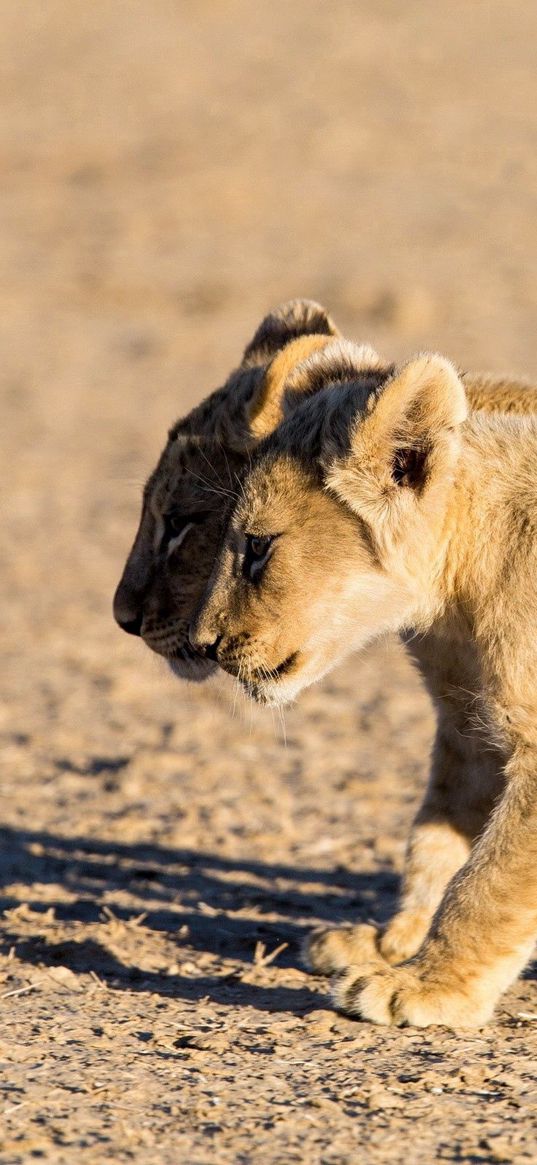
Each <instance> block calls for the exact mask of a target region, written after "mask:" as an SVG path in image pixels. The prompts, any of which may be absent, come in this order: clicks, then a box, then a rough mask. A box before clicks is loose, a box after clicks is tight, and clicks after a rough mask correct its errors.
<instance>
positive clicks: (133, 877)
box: [0, 829, 397, 1014]
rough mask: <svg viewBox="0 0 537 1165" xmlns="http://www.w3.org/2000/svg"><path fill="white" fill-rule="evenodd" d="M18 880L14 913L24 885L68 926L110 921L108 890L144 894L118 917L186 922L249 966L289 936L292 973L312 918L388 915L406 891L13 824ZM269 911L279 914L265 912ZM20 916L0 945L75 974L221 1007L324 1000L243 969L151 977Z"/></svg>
mask: <svg viewBox="0 0 537 1165" xmlns="http://www.w3.org/2000/svg"><path fill="white" fill-rule="evenodd" d="M10 883H17V885H18V887H19V891H18V897H17V899H14V898H10V897H7V896H6V897H3V898H0V909H1V910H3V911H5V910H8V909H10V908H11V907H14V906H18V905H20V902H21V895H20V886H21V884H22V885H24V886H27V888H28V893H27V895H26V896H24V901H25V902H26V903H27V905H28V906H29V907H30V908H31V909H32V910H34V911H36V912H45V911H46V910H48V909H49V908H50V907H51V906H52V907H54V912H55V918H56V919H57V920H58V921H59V922H60V923H61V922H65V923H69V922H80V923H85V924H88V923H96V922H99V921H102V899H103V894H104V893H105V892H110V891H114V890H116V891H117V890H123V891H127V892H128V893H129V895H130V897H131V898H132V897H134V898H135V899H136V900H137V901H136V902H135V904H134V905H132V906H128V907H125V906H122V905H120V904H117V903H115V902H114V904H113V913H114V915H115V916H116V917H117V918H118V919H121V920H123V921H125V922H128V921H130V920H131V919H133V918H135V917H136V916H137V915H138V914H139V913H140V912H141V911H143V912H144V913H145V914H146V918H145V924H146V925H147V926H148V927H149V928H150V929H151V930H154V931H162V932H165V933H166V934H168V935H169V936H172V937H173V935H174V934H176V933H177V931H178V930H179V929H180V928H182V927H185V926H186V927H187V928H188V939H187V942H188V945H189V947H191V948H194V949H195V950H198V951H203V952H208V953H210V954H212V955H215V956H220V957H224V956H225V957H226V958H228V959H233V960H234V961H236V960H240V961H242V962H243V963H245V964H248V963H250V964H251V963H252V959H253V951H254V947H255V943H256V942H258V941H259V942H263V943H264V944H265V946H266V947H267V949H268V950H270V949H272V948H274V947H275V946H277V945H279V944H281V943H287V944H288V947H287V950H286V951H284V952H283V953H282V955H281V956H280V957H279V959H278V966H279V967H281V968H285V967H296V966H299V965H300V956H299V949H300V945H301V943H302V941H303V939H304V937H305V935H306V934H307V932H308V930H309V929H310V926H309V925H308V919H309V918H311V920H312V925H313V924H315V923H316V922H317V921H318V920H322V921H327V922H332V923H334V924H337V923H341V922H344V921H349V920H353V921H364V920H367V919H370V918H375V919H376V920H378V921H383V920H384V919H385V918H386V917H388V916H389V914H390V913H391V911H392V910H393V906H394V899H395V894H396V889H397V879H396V877H395V875H394V874H392V873H391V872H389V871H380V872H378V873H367V874H365V873H354V872H350V871H348V870H344V869H340V868H339V869H335V870H334V871H330V872H327V871H326V870H321V869H312V868H309V867H308V868H306V867H295V866H289V865H285V864H282V863H266V862H260V861H255V860H246V861H240V860H234V859H233V860H228V859H226V858H222V857H220V856H218V855H215V854H211V853H204V852H199V851H195V850H190V849H170V848H166V847H163V846H158V845H146V844H134V845H128V844H122V843H118V842H106V841H102V840H96V839H94V838H85V837H69V838H66V837H62V836H59V835H54V834H50V833H44V832H37V831H35V832H32V831H30V830H28V831H25V830H20V831H17V830H13V829H4V830H2V831H0V884H1V885H9V884H10ZM282 883H283V885H282ZM39 884H40V885H43V884H49V885H62V886H64V887H65V888H66V889H67V890H68V891H69V894H70V895H71V896H72V898H71V901H61V900H58V901H54V900H52V901H51V900H50V899H49V898H48V897H47V899H46V901H43V899H42V898H38V897H37V896H36V895H35V891H34V892H33V887H34V886H35V885H39ZM200 904H201V905H200ZM239 911H240V912H241V914H240V915H238V914H237V912H239ZM249 911H251V912H252V915H251V916H248V912H249ZM265 914H266V915H267V916H268V915H270V916H272V917H270V918H269V917H267V918H266V919H265V918H264V915H265ZM274 914H277V915H278V919H277V920H276V921H274V919H273V916H274ZM14 923H15V919H14V918H13V917H8V918H6V919H4V922H3V925H2V927H1V929H0V950H1V951H3V952H4V953H7V952H8V951H9V950H10V949H11V948H12V947H15V948H16V953H17V956H18V957H19V958H21V959H23V960H25V961H28V962H30V963H34V964H37V965H39V966H56V965H58V964H62V965H66V966H68V967H70V969H71V970H73V971H74V972H79V973H84V972H85V973H87V972H91V971H93V972H95V973H96V974H97V975H98V976H99V978H100V979H102V980H103V981H104V982H105V983H106V984H107V986H109V987H110V988H111V989H113V990H128V991H143V992H148V991H149V992H153V993H156V994H160V995H163V996H167V997H177V998H182V999H185V1000H190V1001H192V1002H194V1001H196V1000H199V999H202V998H205V997H209V998H210V999H211V1000H213V1001H214V1002H217V1003H224V1004H228V1005H229V1004H234V1005H235V1006H241V1005H246V1004H248V1005H249V1006H254V1007H257V1008H259V1009H260V1010H263V1011H291V1012H295V1013H300V1014H304V1013H305V1012H308V1011H310V1010H312V1009H317V1008H318V1007H319V1006H324V1002H323V999H322V997H320V996H319V994H318V991H312V990H310V989H309V988H307V987H304V988H298V987H297V988H293V987H285V986H281V987H277V986H270V987H268V986H267V987H264V986H257V985H254V984H252V983H242V982H241V979H240V975H239V974H237V975H234V974H233V973H232V974H231V975H229V976H227V977H226V976H218V975H215V976H201V977H197V978H187V977H186V976H185V977H183V976H181V975H180V974H176V975H167V974H164V973H162V974H161V973H158V972H147V971H145V970H138V969H137V968H136V967H132V966H126V965H124V964H123V963H121V962H120V960H119V959H117V958H116V957H115V956H114V955H112V954H111V953H110V952H109V951H108V950H107V949H106V947H105V946H101V944H100V943H99V942H98V941H96V940H95V939H94V938H93V937H92V938H90V939H88V938H86V939H84V938H81V940H80V941H78V940H70V939H69V940H67V941H62V942H58V943H54V942H51V941H50V938H51V937H52V936H50V937H49V936H47V939H46V941H45V939H44V937H43V934H42V933H40V932H39V930H38V929H37V930H36V934H35V935H28V933H27V927H26V926H25V928H24V931H25V933H24V934H17V933H16V925H15V926H14ZM183 933H184V932H183Z"/></svg>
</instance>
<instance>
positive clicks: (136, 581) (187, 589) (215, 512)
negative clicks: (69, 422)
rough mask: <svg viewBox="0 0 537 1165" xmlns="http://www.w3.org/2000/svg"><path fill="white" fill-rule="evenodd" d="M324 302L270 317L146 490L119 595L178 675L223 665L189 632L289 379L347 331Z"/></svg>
mask: <svg viewBox="0 0 537 1165" xmlns="http://www.w3.org/2000/svg"><path fill="white" fill-rule="evenodd" d="M337 335H338V332H337V329H336V328H335V326H334V324H333V323H332V321H331V319H330V318H329V316H328V315H327V313H326V312H325V310H324V308H322V307H320V306H319V304H316V303H313V302H312V301H310V300H292V301H290V302H289V303H285V304H283V305H282V306H281V307H279V308H277V309H276V310H275V311H274V312H272V313H271V314H270V315H268V316H267V317H266V318H265V319H264V320H263V322H262V323H261V324H260V326H259V328H258V329H257V331H256V333H255V336H254V338H253V340H252V341H251V343H250V344H249V345H248V347H247V348H246V351H245V353H244V356H243V359H242V363H241V364H240V367H239V368H238V369H237V370H236V371H235V372H233V373H232V375H231V376H230V378H229V380H228V381H227V383H226V384H225V385H224V387H223V388H221V389H218V390H217V391H216V392H214V393H213V394H212V395H211V396H210V397H208V399H207V400H205V401H204V402H203V403H202V404H201V405H199V406H198V407H197V408H195V409H193V410H192V412H190V413H189V414H188V416H187V417H185V418H184V420H181V421H178V422H177V424H176V425H174V427H173V429H171V431H170V433H169V435H168V442H167V444H166V447H165V449H164V451H163V453H162V455H161V457H160V459H159V461H158V464H157V466H156V468H155V470H154V472H153V473H152V474H151V477H150V478H149V481H148V482H147V485H146V487H145V490H144V497H143V505H142V515H141V519H140V525H139V528H138V532H137V534H136V538H135V541H134V545H133V547H132V550H131V552H130V554H129V557H128V559H127V563H126V565H125V569H124V571H123V575H122V578H121V581H120V583H119V586H118V588H117V590H116V594H115V597H114V615H115V618H116V620H117V622H118V623H119V626H120V627H122V628H123V630H124V631H128V632H130V633H131V634H134V635H141V637H142V639H143V640H144V642H145V643H146V644H147V645H148V647H150V648H152V650H153V651H156V652H158V654H159V655H162V656H164V657H165V658H166V659H167V660H168V661H169V662H170V664H171V666H172V668H173V670H174V672H175V673H176V674H177V675H180V676H183V677H185V678H187V679H194V680H196V679H204V678H205V676H207V675H208V674H210V672H211V671H212V670H214V669H215V668H216V663H215V661H214V659H212V658H210V655H208V654H207V653H206V652H205V650H204V649H203V648H197V647H193V646H192V645H191V644H190V642H189V638H188V627H189V622H190V620H191V618H192V615H193V613H194V611H195V610H196V608H197V606H198V605H199V602H200V599H201V597H202V595H203V592H204V589H205V587H206V584H207V582H208V579H209V576H210V573H211V571H212V568H213V566H214V561H215V557H216V554H217V551H218V547H219V544H220V540H221V536H222V533H223V529H224V528H225V522H226V517H227V514H228V512H229V509H230V507H231V505H232V504H233V503H234V502H235V500H236V497H237V484H238V480H239V477H240V474H241V472H242V471H243V469H244V467H245V465H246V462H247V459H248V457H249V454H250V450H251V449H252V448H253V447H254V445H255V444H256V442H257V441H258V440H259V438H260V437H262V436H264V435H265V434H266V433H268V432H270V431H271V430H272V429H273V428H274V427H275V426H276V425H277V424H278V422H279V420H280V419H281V411H280V405H279V400H280V397H281V393H280V391H279V387H278V386H279V384H280V382H283V381H284V380H285V379H286V378H287V376H288V375H289V373H290V371H291V370H292V369H293V367H294V366H295V365H296V364H297V363H298V362H299V361H301V360H303V359H304V357H305V356H306V355H308V354H309V353H311V352H314V351H315V350H316V349H317V348H319V347H320V346H322V345H323V344H325V343H327V342H329V341H330V339H331V338H333V337H334V336H337Z"/></svg>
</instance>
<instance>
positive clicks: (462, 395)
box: [191, 341, 537, 1027]
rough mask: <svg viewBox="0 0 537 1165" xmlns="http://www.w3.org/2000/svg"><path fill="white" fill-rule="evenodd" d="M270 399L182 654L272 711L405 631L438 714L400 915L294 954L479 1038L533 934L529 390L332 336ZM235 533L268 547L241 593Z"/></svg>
mask: <svg viewBox="0 0 537 1165" xmlns="http://www.w3.org/2000/svg"><path fill="white" fill-rule="evenodd" d="M465 386H466V387H465ZM279 392H280V394H282V392H283V397H284V407H283V410H282V411H283V413H284V416H285V419H284V421H283V422H282V423H281V424H280V426H279V428H278V429H277V430H276V432H275V433H274V434H273V435H272V436H269V437H268V438H267V439H266V440H264V441H263V442H262V444H261V445H260V447H259V449H258V450H257V452H256V453H255V454H254V455H253V458H252V464H251V466H250V468H249V470H248V472H247V474H246V475H245V477H244V479H243V482H242V489H241V496H240V498H239V500H238V501H237V504H236V505H235V508H234V511H233V514H232V516H231V519H230V521H229V525H228V529H227V533H226V537H225V541H224V545H223V549H222V551H221V553H220V555H219V559H218V563H217V566H216V568H215V571H214V574H213V577H212V580H211V583H210V585H209V587H208V589H207V593H206V595H205V599H204V601H203V603H202V604H201V606H200V609H199V611H198V614H197V618H196V620H195V623H194V625H193V628H192V632H191V637H192V641H193V642H194V644H196V645H197V646H198V648H199V649H202V648H203V645H206V644H209V643H211V644H212V645H213V650H214V651H215V654H216V656H217V658H218V661H219V663H221V665H222V666H223V667H224V668H226V669H227V670H228V671H230V672H232V674H234V675H236V676H238V677H239V679H240V680H241V681H242V682H243V683H244V685H245V687H246V688H247V690H248V691H249V692H250V693H251V694H252V695H253V696H254V697H255V698H257V699H258V700H260V701H263V702H267V703H273V704H274V703H279V702H282V701H285V700H288V699H291V698H293V697H295V696H296V695H297V694H298V692H299V691H300V690H301V688H303V687H304V686H305V685H306V684H309V683H312V682H313V681H314V680H316V679H318V678H319V677H320V676H321V675H322V674H323V673H324V672H326V671H327V670H328V669H329V668H331V667H332V666H333V665H334V664H335V663H336V662H337V661H338V660H340V659H341V658H342V657H343V656H344V655H346V654H347V653H348V652H349V651H351V650H354V649H356V648H357V647H360V646H361V645H362V644H364V643H366V642H367V641H368V640H371V639H372V638H374V637H376V636H378V635H379V634H381V633H383V632H384V631H385V630H386V629H389V628H392V629H393V628H397V629H398V630H399V631H400V632H401V634H402V636H403V639H404V640H405V642H406V643H407V645H408V648H409V650H410V652H411V654H412V655H413V657H414V659H415V660H416V662H417V663H418V665H419V667H420V669H421V671H422V673H423V675H424V678H425V681H426V683H427V686H428V688H429V690H430V692H431V694H432V697H433V700H434V702H435V705H436V708H437V711H438V730H437V737H436V742H435V747H434V754H433V764H432V772H431V778H430V783H429V788H428V791H427V794H426V797H425V801H424V804H423V806H422V808H421V810H420V812H419V814H418V816H417V819H416V822H415V825H414V828H413V831H412V834H411V837H410V841H409V847H408V856H407V863H406V871H405V877H404V882H403V891H402V899H401V907H400V910H399V912H398V913H397V915H396V916H395V918H394V919H393V921H392V923H391V924H390V925H389V926H388V927H387V929H386V931H385V933H384V934H380V933H376V932H375V931H372V930H371V928H370V927H368V928H366V929H365V930H364V928H363V927H349V928H347V929H344V930H338V931H334V930H325V931H323V932H319V933H317V934H316V935H315V936H313V939H312V941H311V944H310V950H309V958H310V962H311V964H312V966H313V968H314V969H316V970H317V971H321V972H326V973H334V972H337V973H338V974H339V978H338V979H337V980H336V985H335V991H334V995H335V1000H336V1003H337V1005H338V1007H340V1008H341V1009H342V1010H344V1011H347V1012H348V1013H350V1014H352V1015H357V1016H361V1017H364V1018H367V1019H370V1020H373V1021H375V1022H377V1023H390V1024H392V1023H395V1024H404V1023H410V1024H415V1025H418V1026H426V1025H428V1024H436V1023H439V1024H447V1025H449V1026H454V1027H458V1026H472V1025H476V1024H478V1025H479V1024H482V1023H483V1022H485V1021H486V1020H487V1019H488V1018H489V1017H490V1015H491V1013H492V1011H493V1008H494V1006H495V1004H496V1002H497V1000H498V998H499V996H500V994H501V992H502V991H503V990H504V989H505V988H506V987H507V986H508V985H509V983H510V982H512V980H513V979H514V978H515V977H516V976H517V975H518V973H519V972H520V970H521V969H522V967H523V966H524V965H525V963H526V962H527V960H528V958H529V957H530V954H531V951H532V947H533V944H534V940H535V937H536V934H537V630H536V626H537V599H536V581H535V580H536V578H537V475H536V468H535V467H536V465H537V390H535V389H531V388H527V387H524V386H521V385H520V384H518V383H511V385H510V384H509V382H507V381H503V382H498V383H497V403H498V405H499V411H497V412H495V411H494V403H493V402H494V393H495V387H494V384H492V383H491V382H490V381H489V380H488V379H487V378H476V377H469V376H467V377H465V378H462V379H461V377H459V375H458V374H457V372H456V370H455V369H454V368H453V366H452V365H451V364H450V363H449V362H448V361H447V360H444V359H442V358H441V357H437V356H431V355H424V356H420V357H418V358H417V359H416V360H414V361H411V362H410V363H409V364H408V365H406V366H405V367H403V368H401V369H394V368H393V366H388V365H384V364H383V363H382V361H380V360H379V358H378V357H376V356H375V354H374V353H371V350H370V349H364V348H357V347H355V346H353V345H351V344H348V343H346V342H342V341H336V342H335V343H333V344H330V345H328V346H325V347H324V349H323V351H322V352H320V353H315V354H313V355H312V356H311V357H310V358H309V359H308V360H306V361H305V362H304V363H303V364H302V365H299V366H298V367H297V368H296V369H294V370H293V372H292V373H290V375H289V377H288V378H287V381H286V384H285V385H284V386H283V389H282V386H280V387H279ZM489 394H490V396H489ZM305 398H306V399H305ZM469 404H470V405H472V404H476V405H477V406H478V408H477V409H473V410H472V409H471V408H470V409H469ZM247 534H255V535H258V536H267V535H273V536H274V541H273V543H272V552H271V555H270V556H269V559H268V562H267V564H266V566H265V568H264V571H263V572H262V573H261V575H260V577H259V578H258V580H257V582H256V583H255V585H254V584H252V582H251V581H250V580H249V578H248V577H247V575H246V574H245V572H244V569H243V555H244V549H245V536H246V535H247ZM390 964H398V965H390Z"/></svg>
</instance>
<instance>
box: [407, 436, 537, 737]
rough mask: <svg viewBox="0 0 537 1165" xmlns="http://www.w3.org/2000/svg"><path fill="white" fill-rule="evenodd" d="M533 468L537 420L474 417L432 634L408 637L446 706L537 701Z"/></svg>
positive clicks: (436, 589)
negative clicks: (463, 701)
mask: <svg viewBox="0 0 537 1165" xmlns="http://www.w3.org/2000/svg"><path fill="white" fill-rule="evenodd" d="M536 465H537V418H535V419H532V418H528V419H524V418H518V417H516V418H506V417H500V416H498V417H493V416H483V415H480V414H474V415H473V416H472V417H471V419H470V420H469V422H468V423H467V425H466V427H465V435H464V443H463V448H462V451H461V457H460V462H459V467H458V472H457V476H456V480H455V482H454V484H453V487H452V493H451V497H450V501H449V507H448V528H447V529H448V532H447V536H446V542H445V551H444V556H443V565H442V569H441V571H440V573H439V574H438V577H437V579H436V580H435V582H434V584H433V586H432V591H431V606H430V618H429V622H428V626H427V627H424V630H423V634H421V635H418V636H415V635H414V636H413V635H411V634H408V635H403V640H406V642H407V645H408V647H409V649H410V651H411V653H412V655H413V656H414V658H415V659H416V660H417V662H418V664H419V666H420V668H421V670H422V672H423V674H424V676H425V679H426V681H427V684H428V686H429V688H430V690H431V692H432V694H433V696H435V697H436V698H437V699H438V700H440V701H441V702H443V703H444V704H446V703H449V699H450V695H449V693H454V692H455V691H458V692H459V694H460V693H461V692H462V691H466V692H467V693H468V697H469V699H470V698H472V699H473V697H474V696H475V698H480V696H481V694H482V693H483V692H484V691H485V690H486V691H487V692H488V693H489V695H490V693H491V692H493V693H494V703H495V705H496V703H497V704H498V706H507V705H513V704H517V705H518V706H522V704H524V706H527V707H528V708H529V707H530V705H531V707H533V705H534V704H535V703H537V662H535V661H536V660H537V641H536V639H537V637H536V631H535V625H536V616H537V599H536V589H535V577H536V571H537V475H536V472H535V466H536ZM532 660H533V663H532V662H531V661H532ZM519 689H520V690H519ZM455 700H456V701H457V700H459V696H456V697H455ZM474 712H475V708H474V707H473V708H472V716H473V715H474ZM494 719H495V721H496V722H497V709H496V711H495V713H494Z"/></svg>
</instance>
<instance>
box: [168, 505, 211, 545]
mask: <svg viewBox="0 0 537 1165" xmlns="http://www.w3.org/2000/svg"><path fill="white" fill-rule="evenodd" d="M204 517H205V514H203V513H198V514H180V513H178V511H177V510H170V513H169V514H163V518H162V520H163V522H164V534H163V535H162V541H161V544H160V549H161V550H167V551H168V553H170V552H171V551H172V550H176V549H177V547H178V546H180V545H181V543H182V542H183V541H184V539H185V538H186V536H187V534H188V532H189V530H191V529H192V527H193V526H194V525H197V524H199V523H200V522H203V519H204Z"/></svg>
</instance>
